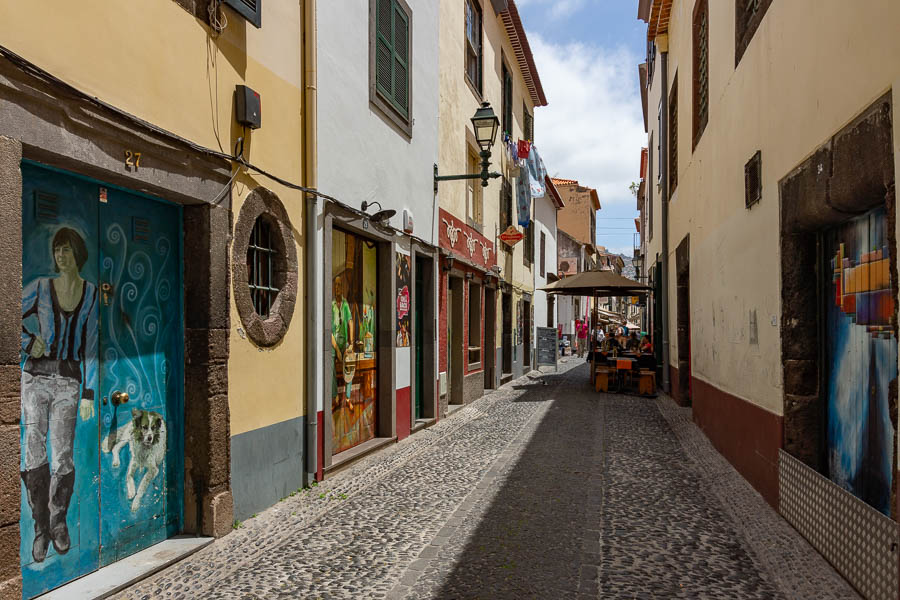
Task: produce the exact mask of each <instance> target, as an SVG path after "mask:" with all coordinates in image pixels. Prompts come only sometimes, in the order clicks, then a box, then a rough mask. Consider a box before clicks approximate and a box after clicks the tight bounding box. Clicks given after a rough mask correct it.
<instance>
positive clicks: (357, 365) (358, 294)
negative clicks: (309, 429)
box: [331, 229, 377, 454]
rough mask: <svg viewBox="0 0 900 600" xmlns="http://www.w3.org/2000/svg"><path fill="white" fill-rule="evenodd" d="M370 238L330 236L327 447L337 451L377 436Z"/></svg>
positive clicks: (373, 275) (374, 264) (373, 248)
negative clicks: (330, 360)
mask: <svg viewBox="0 0 900 600" xmlns="http://www.w3.org/2000/svg"><path fill="white" fill-rule="evenodd" d="M376 250H377V249H376V246H375V244H374V243H373V242H370V241H368V240H365V239H363V238H361V237H358V236H355V235H353V234H350V233H346V232H343V231H339V230H337V229H336V230H334V232H333V234H332V301H331V347H332V358H333V360H332V365H333V371H332V394H331V418H332V430H331V447H332V452H333V453H334V454H337V453H338V452H342V451H344V450H348V449H350V448H352V447H354V446H356V445H358V444H361V443H363V442H365V441H367V440H370V439H372V438H374V437H375V431H376V426H375V413H376V411H375V399H376V381H377V367H376V362H377V356H376V354H377V353H376V351H375V348H376V342H377V340H376V339H375V336H376V314H377V313H376V301H375V290H376V289H377V251H376Z"/></svg>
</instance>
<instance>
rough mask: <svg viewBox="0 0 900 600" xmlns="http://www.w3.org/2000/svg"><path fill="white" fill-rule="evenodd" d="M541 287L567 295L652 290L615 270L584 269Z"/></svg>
mask: <svg viewBox="0 0 900 600" xmlns="http://www.w3.org/2000/svg"><path fill="white" fill-rule="evenodd" d="M540 289H542V290H544V291H545V292H549V293H555V294H563V295H566V296H594V295H596V296H644V295H646V294H647V293H649V292H650V290H651V288H650V286H649V285H644V284H643V283H640V282H637V281H634V280H633V279H628V278H627V277H623V276H621V275H619V274H618V273H616V272H615V271H583V272H581V273H576V274H575V275H570V276H568V277H563V278H562V279H560V280H559V281H554V282H553V283H551V284H550V285H547V286H544V287H542V288H540Z"/></svg>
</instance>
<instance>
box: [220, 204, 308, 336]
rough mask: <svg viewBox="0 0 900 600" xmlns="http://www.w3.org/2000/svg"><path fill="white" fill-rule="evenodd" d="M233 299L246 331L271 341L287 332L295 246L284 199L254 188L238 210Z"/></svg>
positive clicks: (294, 290)
mask: <svg viewBox="0 0 900 600" xmlns="http://www.w3.org/2000/svg"><path fill="white" fill-rule="evenodd" d="M232 280H233V286H234V301H235V304H236V305H237V309H238V314H239V315H240V317H241V322H242V323H243V325H244V329H245V330H246V332H247V335H248V336H249V337H250V339H251V340H252V341H254V342H255V343H257V344H259V345H260V346H272V345H275V344H277V343H278V342H279V341H281V338H283V337H284V334H285V333H286V332H287V329H288V326H289V325H290V322H291V317H292V316H293V314H294V304H295V303H296V301H297V280H298V276H297V251H296V248H295V247H294V240H293V236H292V234H291V222H290V219H289V218H288V215H287V211H286V210H285V208H284V205H283V204H282V203H281V201H280V200H279V199H278V196H276V195H275V194H274V193H273V192H272V191H270V190H267V189H266V188H262V187H259V188H256V189H255V190H253V191H252V192H251V193H250V195H249V196H248V197H247V199H246V200H245V201H244V204H243V205H242V206H241V211H240V213H239V215H238V219H237V223H236V224H235V227H234V243H233V246H232Z"/></svg>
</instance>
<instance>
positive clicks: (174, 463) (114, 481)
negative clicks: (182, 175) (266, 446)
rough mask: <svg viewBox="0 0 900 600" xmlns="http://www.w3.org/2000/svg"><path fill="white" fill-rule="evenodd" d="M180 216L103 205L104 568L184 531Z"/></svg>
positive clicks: (136, 202)
mask: <svg viewBox="0 0 900 600" xmlns="http://www.w3.org/2000/svg"><path fill="white" fill-rule="evenodd" d="M179 211H180V209H179V208H178V207H177V206H174V205H171V204H167V203H162V202H154V201H151V200H148V199H146V198H143V197H139V196H136V195H133V194H129V193H126V192H123V191H120V190H118V189H109V190H108V201H107V202H106V203H102V204H100V338H99V341H100V357H101V361H100V394H99V395H100V415H101V419H102V423H101V426H100V429H101V432H100V433H101V443H100V484H101V485H100V547H101V553H100V563H101V565H105V564H108V563H110V562H114V561H116V560H119V559H121V558H124V557H126V556H128V555H130V554H133V553H134V552H137V551H138V550H140V549H142V548H145V547H147V546H149V545H151V544H154V543H156V542H160V541H162V540H163V539H165V538H166V537H169V536H171V535H174V534H175V533H176V532H177V531H178V530H179V529H180V525H181V523H180V515H181V511H180V507H181V497H182V490H181V487H182V481H183V478H182V477H181V476H180V473H181V471H182V469H181V464H180V462H181V460H182V457H183V456H184V452H183V449H182V444H183V435H182V429H181V419H180V418H174V419H173V418H171V417H173V416H175V415H181V414H183V410H182V397H181V393H180V391H181V380H182V376H181V364H182V357H181V352H182V348H183V347H184V345H183V343H182V321H181V297H182V294H181V260H180V256H181V251H180V240H181V236H180V232H181V230H180V214H179ZM125 394H127V396H125Z"/></svg>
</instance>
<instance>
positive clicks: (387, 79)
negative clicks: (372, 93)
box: [375, 0, 394, 100]
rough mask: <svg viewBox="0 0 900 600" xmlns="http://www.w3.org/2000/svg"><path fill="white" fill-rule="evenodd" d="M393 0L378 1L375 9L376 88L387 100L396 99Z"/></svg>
mask: <svg viewBox="0 0 900 600" xmlns="http://www.w3.org/2000/svg"><path fill="white" fill-rule="evenodd" d="M393 12H394V2H393V0H376V7H375V86H376V88H377V89H378V92H379V93H381V94H382V95H383V96H385V97H386V98H387V99H389V100H390V99H393V97H394V80H393V68H392V66H393V54H394V36H393V18H392V14H393Z"/></svg>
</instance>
